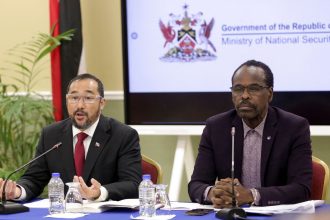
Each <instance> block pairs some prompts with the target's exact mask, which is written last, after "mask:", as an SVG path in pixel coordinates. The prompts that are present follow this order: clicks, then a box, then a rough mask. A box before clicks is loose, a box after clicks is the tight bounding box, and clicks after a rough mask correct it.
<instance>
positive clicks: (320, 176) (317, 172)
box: [311, 156, 329, 200]
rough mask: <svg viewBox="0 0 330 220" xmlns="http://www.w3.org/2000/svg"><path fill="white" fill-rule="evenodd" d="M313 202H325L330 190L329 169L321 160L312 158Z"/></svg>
mask: <svg viewBox="0 0 330 220" xmlns="http://www.w3.org/2000/svg"><path fill="white" fill-rule="evenodd" d="M312 161H313V178H312V195H311V199H312V200H325V199H326V197H327V192H328V188H329V167H328V165H327V164H326V163H325V162H324V161H322V160H320V159H319V158H317V157H315V156H312Z"/></svg>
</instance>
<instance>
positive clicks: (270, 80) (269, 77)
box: [231, 60, 274, 87]
mask: <svg viewBox="0 0 330 220" xmlns="http://www.w3.org/2000/svg"><path fill="white" fill-rule="evenodd" d="M242 66H255V67H260V68H261V69H262V70H263V71H264V74H265V83H266V85H267V86H269V87H274V76H273V72H272V71H271V69H270V68H269V66H267V65H266V64H265V63H263V62H260V61H256V60H248V61H246V62H245V63H242V64H241V65H240V66H239V67H238V68H237V69H236V70H235V71H234V73H233V76H232V77H231V83H232V84H233V80H234V76H235V74H236V72H237V70H239V69H240V68H241V67H242Z"/></svg>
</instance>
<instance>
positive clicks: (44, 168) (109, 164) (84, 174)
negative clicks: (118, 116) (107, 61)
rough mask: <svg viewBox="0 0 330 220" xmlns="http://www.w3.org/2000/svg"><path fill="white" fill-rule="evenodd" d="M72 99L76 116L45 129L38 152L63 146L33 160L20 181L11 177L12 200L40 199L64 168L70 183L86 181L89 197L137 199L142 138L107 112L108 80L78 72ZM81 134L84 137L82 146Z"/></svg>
mask: <svg viewBox="0 0 330 220" xmlns="http://www.w3.org/2000/svg"><path fill="white" fill-rule="evenodd" d="M66 102H67V110H68V113H69V116H70V117H69V118H68V119H65V120H63V121H60V122H56V123H54V124H51V125H49V126H47V127H46V128H44V129H43V131H42V134H41V137H40V140H39V144H38V146H37V151H36V156H38V155H40V154H42V153H43V152H45V151H47V150H48V149H50V148H51V147H53V146H54V145H55V144H57V143H59V142H61V143H62V145H61V146H60V147H59V148H58V149H55V150H53V151H51V152H50V153H48V154H47V155H46V156H44V157H42V158H40V159H38V160H37V161H35V162H34V163H33V164H31V166H30V167H29V168H28V169H27V170H26V172H25V173H24V175H23V176H22V177H21V178H20V179H19V180H18V181H17V184H16V182H14V181H9V182H8V183H7V187H6V196H7V199H15V200H30V199H32V198H35V197H37V196H38V195H40V194H41V193H42V191H43V189H44V187H45V186H46V185H47V184H48V182H49V180H50V178H51V174H52V173H53V172H59V173H60V174H61V178H62V180H63V182H64V183H66V182H72V181H76V182H80V186H81V187H80V191H81V193H82V196H83V197H84V198H86V199H89V200H96V201H105V200H108V199H112V200H121V199H125V198H137V196H138V185H139V183H140V181H141V175H142V171H141V152H140V145H139V137H138V134H137V132H136V131H135V130H134V129H132V128H130V127H129V126H127V125H124V124H122V123H120V122H118V121H117V120H115V119H112V118H107V117H104V116H103V115H102V114H101V112H102V109H103V108H104V105H105V99H104V88H103V84H102V82H101V81H100V80H99V79H98V78H96V77H95V76H93V75H91V74H87V73H86V74H82V75H78V76H77V77H75V78H74V79H72V80H71V82H70V83H69V86H68V89H67V96H66ZM80 133H83V134H82V135H83V136H84V138H83V139H82V140H81V144H78V142H79V137H78V136H79V135H80ZM78 145H79V146H78ZM78 149H79V150H78ZM77 155H80V159H78V158H79V157H78V156H77ZM2 185H3V180H2V179H1V180H0V186H1V187H0V188H1V189H2Z"/></svg>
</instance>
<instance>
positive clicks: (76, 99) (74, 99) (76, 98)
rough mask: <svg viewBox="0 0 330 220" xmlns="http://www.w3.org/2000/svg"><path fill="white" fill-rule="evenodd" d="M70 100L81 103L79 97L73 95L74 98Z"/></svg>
mask: <svg viewBox="0 0 330 220" xmlns="http://www.w3.org/2000/svg"><path fill="white" fill-rule="evenodd" d="M70 99H71V100H73V101H79V96H77V95H73V96H70Z"/></svg>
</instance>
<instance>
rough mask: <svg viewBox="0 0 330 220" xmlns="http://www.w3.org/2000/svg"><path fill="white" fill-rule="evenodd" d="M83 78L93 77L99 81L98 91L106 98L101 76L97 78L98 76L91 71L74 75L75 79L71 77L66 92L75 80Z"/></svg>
mask: <svg viewBox="0 0 330 220" xmlns="http://www.w3.org/2000/svg"><path fill="white" fill-rule="evenodd" d="M83 79H92V80H94V81H95V82H97V91H98V92H99V94H100V96H101V97H103V98H104V86H103V83H102V82H101V80H100V79H99V78H97V77H96V76H94V75H92V74H90V73H83V74H79V75H77V76H76V77H74V78H73V79H71V81H70V82H69V84H68V87H67V88H66V93H68V92H69V89H70V86H71V84H72V83H73V82H75V81H78V80H83Z"/></svg>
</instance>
